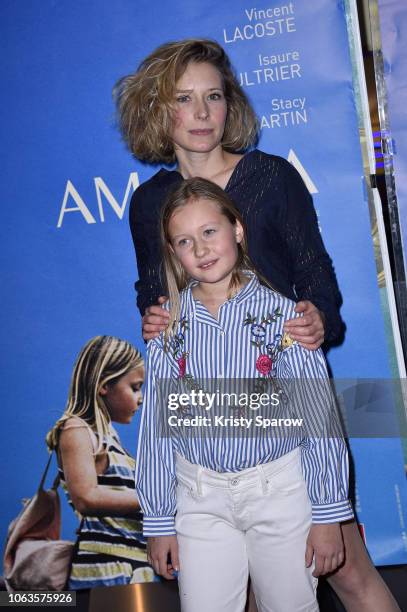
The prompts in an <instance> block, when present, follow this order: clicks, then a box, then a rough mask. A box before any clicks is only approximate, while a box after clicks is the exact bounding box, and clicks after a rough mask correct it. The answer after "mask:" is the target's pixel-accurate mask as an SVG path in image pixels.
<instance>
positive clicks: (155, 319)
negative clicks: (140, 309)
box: [141, 295, 170, 342]
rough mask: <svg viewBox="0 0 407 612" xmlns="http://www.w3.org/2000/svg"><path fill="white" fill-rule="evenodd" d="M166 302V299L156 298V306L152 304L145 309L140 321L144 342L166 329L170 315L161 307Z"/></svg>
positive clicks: (163, 297) (162, 297)
mask: <svg viewBox="0 0 407 612" xmlns="http://www.w3.org/2000/svg"><path fill="white" fill-rule="evenodd" d="M167 300H168V298H167V297H166V296H165V295H162V296H161V297H159V298H158V304H153V305H152V306H148V308H146V310H145V312H144V316H143V318H142V320H141V321H142V332H143V338H144V340H145V341H146V342H147V340H151V339H152V338H157V336H159V335H160V333H161V332H162V331H164V330H165V328H166V327H167V325H168V320H169V318H170V314H169V312H168V310H166V309H165V308H163V307H162V305H163V304H165V302H166V301H167Z"/></svg>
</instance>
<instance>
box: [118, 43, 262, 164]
mask: <svg viewBox="0 0 407 612" xmlns="http://www.w3.org/2000/svg"><path fill="white" fill-rule="evenodd" d="M190 62H196V63H202V62H207V63H209V64H211V65H212V66H214V68H216V69H217V70H218V71H219V73H220V75H221V77H222V81H223V90H224V95H225V99H226V103H227V110H228V112H227V118H226V124H225V131H224V134H223V139H222V147H223V148H224V149H225V150H226V151H229V152H232V153H234V152H237V151H244V150H246V149H248V148H249V147H250V146H251V145H253V144H254V143H255V142H256V140H257V135H258V122H257V118H256V115H255V114H254V111H253V109H252V108H251V106H250V103H249V101H248V99H247V97H246V95H245V93H244V92H243V90H242V88H241V87H240V85H239V83H238V82H237V80H236V77H235V75H234V73H233V71H232V67H231V64H230V61H229V58H228V56H227V55H226V53H225V51H224V50H223V49H222V47H221V46H220V45H219V44H218V43H217V42H215V41H214V40H207V39H187V40H181V41H175V42H168V43H165V44H164V45H161V46H160V47H158V48H157V49H155V50H154V51H153V52H152V53H151V54H150V55H149V56H148V57H146V58H145V59H144V60H143V61H142V63H141V64H140V66H139V67H138V69H137V70H136V72H135V73H134V74H130V75H129V76H126V77H123V78H122V79H120V81H118V83H116V86H115V88H114V90H113V96H114V99H115V101H116V107H117V115H118V122H119V127H120V129H121V132H122V135H123V138H124V140H125V141H126V143H127V145H128V147H129V149H130V150H131V151H132V153H133V154H134V156H135V157H137V158H139V159H141V160H143V161H147V162H153V163H155V162H160V163H172V162H174V161H175V153H174V144H173V142H172V139H171V136H170V132H171V127H172V121H173V120H172V114H173V105H174V95H175V87H176V83H177V81H178V80H179V78H180V77H181V76H182V75H183V73H184V72H185V70H186V68H187V66H188V64H189V63H190Z"/></svg>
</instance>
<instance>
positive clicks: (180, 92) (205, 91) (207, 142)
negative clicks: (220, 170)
mask: <svg viewBox="0 0 407 612" xmlns="http://www.w3.org/2000/svg"><path fill="white" fill-rule="evenodd" d="M226 114H227V106H226V100H225V96H224V93H223V83H222V77H221V74H220V72H219V71H218V70H217V69H216V68H215V67H214V66H212V64H208V63H206V62H202V63H196V62H190V63H189V64H188V66H187V68H186V70H185V72H184V74H183V75H182V76H181V77H180V79H179V80H178V81H177V84H176V89H175V100H174V111H173V125H172V130H171V134H170V136H171V138H172V140H173V142H174V148H175V153H177V152H178V153H179V152H180V150H181V151H188V152H195V153H207V152H210V151H212V150H213V149H215V148H216V147H217V146H219V145H220V143H221V140H222V137H223V132H224V129H225V122H226Z"/></svg>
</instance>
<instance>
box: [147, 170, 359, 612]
mask: <svg viewBox="0 0 407 612" xmlns="http://www.w3.org/2000/svg"><path fill="white" fill-rule="evenodd" d="M161 238H162V247H163V254H164V266H165V273H166V280H167V289H168V295H169V298H170V299H169V306H168V308H169V311H170V324H169V326H168V328H167V331H166V333H165V334H161V335H160V337H159V338H157V339H154V340H151V341H150V343H149V345H148V361H147V383H146V395H145V400H144V409H143V415H142V423H141V428H140V439H139V447H138V461H137V463H138V475H137V479H136V490H137V492H138V495H139V499H140V504H141V507H142V509H143V512H144V534H145V535H146V536H148V538H149V539H148V554H149V559H150V561H151V563H152V565H153V567H154V569H155V570H156V572H157V573H159V574H161V575H163V576H165V577H166V578H172V577H173V576H174V572H176V571H178V569H179V580H180V595H181V601H182V609H183V611H184V612H201V611H202V612H204V611H207V610H211V611H212V612H215V611H219V612H238V611H239V610H243V609H244V605H245V597H246V584H247V578H248V574H249V572H250V576H251V579H252V583H253V588H254V592H255V595H256V600H257V605H258V608H259V610H260V611H261V612H263V611H264V612H265V611H266V610H267V611H269V610H273V611H276V612H283V611H287V612H295V611H299V610H303V611H305V610H307V611H314V610H317V609H318V606H317V603H316V598H315V589H316V582H317V580H316V578H315V577H316V576H318V575H321V574H324V573H327V572H331V571H333V570H335V569H336V568H337V567H338V566H339V565H340V564H341V563H342V562H343V558H344V556H343V543H342V537H341V532H340V527H339V522H340V521H343V520H347V519H350V518H352V516H353V513H352V509H351V506H350V503H349V501H348V493H347V488H348V483H347V479H348V471H347V470H348V468H347V451H346V446H345V444H344V442H343V439H342V437H341V434H340V428H339V427H338V425H337V423H336V420H335V415H334V413H333V410H332V403H331V402H330V401H329V394H328V393H327V390H326V386H327V385H326V381H327V372H326V365H325V361H324V357H323V354H322V352H320V351H309V350H306V349H304V348H303V347H301V346H300V345H299V344H297V343H294V342H293V341H292V340H291V339H290V338H289V336H287V334H284V333H283V326H284V323H285V321H286V320H288V319H290V318H292V317H293V316H295V314H294V309H295V303H294V302H292V301H291V300H289V299H287V298H285V297H283V296H282V295H280V294H278V293H276V292H274V291H273V290H271V289H269V288H267V287H265V286H263V285H261V284H260V283H259V280H258V277H257V275H256V274H255V272H254V271H253V269H252V268H251V265H250V261H249V259H248V256H247V245H246V241H245V234H244V229H243V223H242V220H241V217H240V215H239V213H238V212H237V210H236V209H235V208H234V206H233V204H232V203H231V201H230V200H229V198H228V196H227V195H226V194H225V192H224V191H223V190H222V189H221V188H219V187H218V186H217V185H214V184H213V183H210V182H208V181H206V180H204V179H199V178H193V179H189V180H186V181H184V182H183V183H182V184H181V186H179V187H178V188H177V189H176V190H175V191H174V192H173V194H172V195H171V196H170V198H169V199H168V201H167V203H166V205H165V206H164V208H163V211H162V216H161ZM270 240H272V237H270ZM219 379H221V381H223V383H224V382H225V381H226V380H230V379H235V380H236V387H238V385H240V384H241V381H242V380H243V379H256V383H257V384H258V387H257V388H262V389H266V388H267V385H269V384H270V383H273V381H274V384H273V386H272V388H273V389H275V390H276V389H277V390H278V391H281V389H280V387H279V384H278V381H279V379H281V381H282V383H283V384H282V387H283V390H284V392H283V393H282V394H281V395H279V394H277V395H278V396H279V397H280V399H281V401H280V402H279V404H280V405H279V406H277V408H276V414H279V415H283V414H284V413H285V416H287V411H288V412H289V413H290V414H292V415H294V414H295V413H296V411H297V414H298V410H301V409H302V405H301V404H300V403H299V397H300V396H302V398H303V399H304V396H305V401H307V399H308V403H306V412H305V414H303V415H302V416H303V420H304V424H305V426H306V429H307V431H308V434H307V435H305V434H304V430H303V429H300V430H299V431H298V432H296V431H294V432H289V433H287V432H286V431H285V432H284V435H281V432H280V435H273V434H272V432H270V430H267V432H266V433H265V430H264V429H262V431H263V433H260V432H259V430H258V428H257V429H256V426H254V425H253V419H252V424H251V425H250V427H251V428H250V429H249V426H248V428H247V431H246V433H245V425H243V423H244V418H246V421H248V420H249V418H250V417H253V413H252V411H251V409H250V408H249V409H248V410H243V413H244V417H243V415H242V409H241V407H240V410H239V411H238V412H236V411H235V412H234V413H233V414H234V415H239V416H238V417H236V421H234V424H236V422H237V423H240V427H239V428H238V429H235V430H233V427H234V426H233V427H230V428H229V429H227V428H226V427H224V426H223V425H224V424H225V423H226V419H223V420H222V419H220V420H218V418H217V416H218V415H219V406H213V407H212V408H211V409H210V410H209V409H208V403H206V404H205V402H203V403H202V404H201V405H196V403H195V404H194V402H193V398H192V391H195V395H196V394H197V393H198V390H199V389H200V390H201V391H205V389H203V387H204V386H205V385H208V386H209V384H210V381H212V384H213V381H218V383H219V385H220V384H221V381H219ZM285 379H287V380H285ZM294 379H296V382H297V384H296V385H294ZM201 381H204V382H202V383H201ZM304 381H307V382H308V383H309V388H308V386H307V384H305V383H304ZM177 385H178V386H177ZM259 385H260V387H259ZM290 385H291V387H290ZM168 386H169V387H170V388H171V391H172V390H173V389H175V388H177V389H180V390H184V391H185V389H187V390H188V389H189V391H190V397H189V404H188V405H187V406H185V403H186V402H185V401H184V402H182V401H181V399H182V398H181V396H179V400H180V401H179V406H180V407H179V410H177V411H176V412H175V411H173V410H172V408H173V407H174V406H173V405H172V404H171V403H170V402H169V401H167V400H169V399H170V397H169V396H168V397H167V396H166V393H167V391H168ZM287 390H288V391H287ZM163 395H164V400H163ZM176 397H177V395H176V394H172V395H171V400H172V401H173V400H174V398H176ZM182 403H183V404H184V405H181V404H182ZM167 407H168V409H167ZM311 411H312V412H311ZM215 413H216V416H215ZM269 413H270V410H269V412H268V414H269ZM226 414H229V415H230V414H232V412H231V410H229V412H228V411H227V410H226V411H224V416H225V417H226ZM257 416H260V417H261V416H262V415H261V412H260V411H259V412H258V414H257ZM174 417H175V418H174ZM194 417H195V420H194ZM199 417H200V418H199ZM204 418H206V419H207V420H206V421H204V420H203V419H204ZM242 419H243V420H242ZM270 421H271V419H270ZM256 422H257V419H256ZM166 423H167V424H168V426H167V428H165V424H166ZM191 423H195V424H197V427H196V428H195V430H194V431H193V432H192V430H193V425H191ZM285 423H286V422H285ZM315 424H319V427H316V428H315ZM312 425H314V427H312ZM169 430H171V431H170V433H171V435H167V434H166V431H167V432H168V431H169ZM216 430H217V431H216ZM311 430H313V433H312V434H311V435H309V432H310V431H311ZM332 432H333V433H332ZM302 473H304V477H303V475H302ZM304 478H305V481H304ZM178 550H179V553H178ZM168 555H170V560H169V559H168Z"/></svg>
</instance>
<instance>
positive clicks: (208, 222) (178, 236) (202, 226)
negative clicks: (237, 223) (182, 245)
mask: <svg viewBox="0 0 407 612" xmlns="http://www.w3.org/2000/svg"><path fill="white" fill-rule="evenodd" d="M207 225H219V221H206V223H203V224H202V225H200V226H199V227H198V229H199V230H200V229H202V228H204V227H206V226H207ZM181 236H183V237H184V238H187V237H188V236H189V234H188V233H187V232H183V233H181V234H175V236H172V238H171V240H176V239H177V238H180V237H181Z"/></svg>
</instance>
